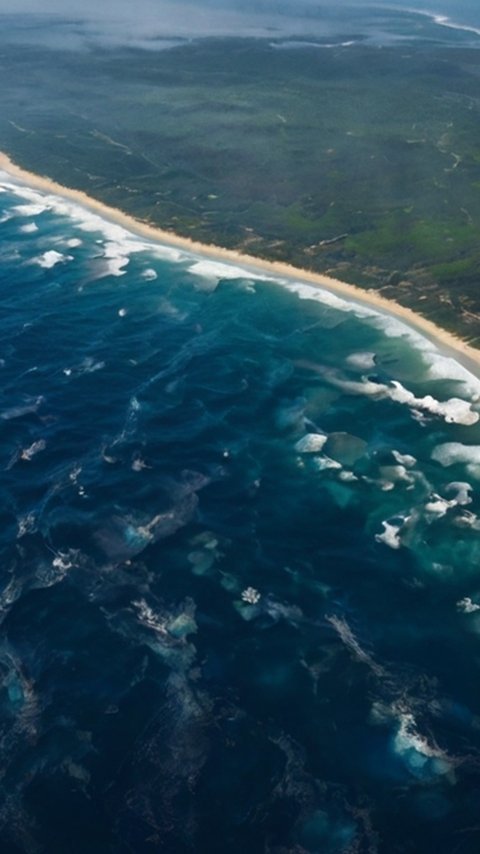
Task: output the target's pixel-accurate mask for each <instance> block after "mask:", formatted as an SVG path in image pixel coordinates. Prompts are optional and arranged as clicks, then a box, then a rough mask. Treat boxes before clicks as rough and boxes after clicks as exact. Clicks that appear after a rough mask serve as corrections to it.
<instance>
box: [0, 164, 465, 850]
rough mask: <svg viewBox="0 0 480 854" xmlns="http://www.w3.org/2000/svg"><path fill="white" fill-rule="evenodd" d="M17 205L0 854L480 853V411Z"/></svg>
mask: <svg viewBox="0 0 480 854" xmlns="http://www.w3.org/2000/svg"><path fill="white" fill-rule="evenodd" d="M0 177H1V176H0ZM2 181H3V189H4V192H3V193H2V195H1V196H0V219H1V220H2V222H1V223H0V235H1V265H0V300H1V313H0V329H1V335H0V341H1V350H0V358H1V362H0V366H1V367H0V378H1V391H2V397H1V401H0V439H1V444H0V454H1V460H0V466H1V469H2V485H1V497H2V502H1V527H0V540H1V547H2V560H1V563H0V567H1V569H0V609H1V610H0V614H1V630H0V631H1V634H0V680H1V682H0V685H1V688H0V768H1V776H0V822H1V839H2V844H1V851H2V854H14V852H15V853H16V852H27V854H30V852H32V854H35V852H45V853H46V854H77V852H78V854H84V852H87V851H88V852H98V854H100V852H101V854H105V852H115V854H116V852H119V854H121V853H122V854H123V852H135V854H143V852H154V851H155V852H156V851H159V852H166V853H167V854H170V852H172V854H177V852H178V854H181V852H193V851H195V852H202V854H203V852H205V854H207V852H208V854H215V853H216V852H218V854H220V852H221V854H224V852H227V851H228V852H231V854H240V852H242V854H243V852H246V851H248V852H250V854H256V852H268V854H287V852H292V854H293V852H295V854H304V852H312V854H313V852H318V854H342V852H343V854H347V852H348V854H353V852H355V853H357V852H358V854H362V852H379V854H400V852H401V854H406V852H415V854H416V852H422V854H424V852H438V854H443V852H444V854H453V852H458V854H474V852H478V850H479V846H480V831H479V827H478V815H479V810H480V776H479V767H480V687H479V662H480V656H479V651H480V647H479V644H480V638H479V633H480V607H479V606H480V582H479V581H478V567H479V561H480V539H479V531H480V518H478V517H477V515H476V514H477V513H478V512H479V510H480V502H479V489H478V487H479V479H480V429H479V425H478V423H477V420H476V419H477V418H478V409H479V405H478V402H475V401H478V396H479V394H480V384H479V383H478V381H476V380H475V379H474V378H473V377H471V376H469V375H467V374H466V373H465V372H464V371H462V369H461V368H460V367H459V366H456V364H455V363H453V362H451V361H448V360H446V359H445V358H443V357H440V355H439V354H438V353H436V351H435V350H434V348H433V347H432V346H431V345H429V344H428V343H427V342H425V341H423V340H422V339H420V338H418V337H416V336H415V334H414V333H411V334H409V333H408V330H407V329H406V328H405V327H401V325H399V324H398V322H397V321H394V320H392V319H390V320H389V319H388V318H381V317H379V316H376V315H372V314H369V312H368V311H366V310H364V309H362V308H360V307H355V306H349V305H346V304H344V303H338V304H337V306H335V300H334V299H333V298H332V297H330V296H329V295H328V294H326V293H324V294H322V293H321V292H315V291H314V290H313V289H311V288H307V287H303V288H302V287H299V288H298V289H297V291H296V290H295V287H296V285H293V286H292V284H291V283H290V290H289V286H288V285H289V283H286V282H284V283H283V284H279V283H275V282H272V281H265V280H263V281H262V280H261V279H259V278H255V276H254V275H253V274H251V273H248V272H246V271H242V270H236V271H235V270H232V268H228V267H227V266H218V262H211V261H209V260H208V259H200V258H193V257H190V256H188V255H187V254H185V253H182V252H179V251H177V250H168V249H165V248H163V249H162V248H161V247H155V246H154V245H148V244H146V243H142V242H141V241H140V239H138V238H135V237H133V236H132V235H128V234H127V233H126V232H123V231H122V230H121V229H119V227H118V226H112V225H109V224H108V223H102V221H100V220H99V219H98V218H95V217H94V216H93V215H92V214H90V213H88V212H87V211H82V210H81V209H79V208H75V207H74V206H73V205H72V204H71V203H67V202H65V201H62V200H60V199H57V198H55V197H48V198H45V197H42V196H41V195H40V194H38V193H35V192H33V191H30V190H28V189H27V188H22V187H20V186H18V187H16V186H15V185H14V184H12V183H11V182H10V181H9V179H7V177H6V176H3V179H2ZM2 211H3V216H2V215H1V212H2ZM120 274H121V275H120ZM292 287H293V290H292ZM300 297H303V298H300ZM394 383H396V385H395V384H394ZM457 422H467V423H457ZM248 600H250V601H248Z"/></svg>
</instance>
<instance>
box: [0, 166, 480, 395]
mask: <svg viewBox="0 0 480 854" xmlns="http://www.w3.org/2000/svg"><path fill="white" fill-rule="evenodd" d="M0 171H3V172H6V173H7V174H9V175H10V176H11V177H12V178H14V179H15V180H18V181H20V182H21V183H23V184H26V185H27V186H29V187H31V188H32V189H36V190H40V191H41V192H45V193H50V194H54V195H57V196H63V197H64V198H67V199H70V200H72V201H74V202H76V203H77V204H79V205H81V206H82V207H84V208H87V209H88V210H90V211H92V212H93V213H95V214H98V215H99V216H101V217H102V218H103V219H105V220H107V221H110V222H113V223H115V224H116V225H120V226H122V227H123V228H125V229H126V230H127V231H130V232H132V233H133V234H135V235H136V236H138V237H144V238H145V237H146V238H148V239H149V240H152V241H154V242H156V243H161V244H163V245H166V246H171V247H174V248H176V249H183V250H184V251H185V252H188V253H191V254H193V255H197V256H200V257H204V258H208V259H210V260H219V261H223V262H225V263H227V264H228V263H230V264H234V265H236V266H240V267H243V268H245V270H246V272H248V270H249V269H250V270H251V271H252V272H259V273H263V274H268V275H270V276H272V277H273V278H277V279H278V278H280V279H281V278H287V279H289V280H292V281H294V282H297V283H300V284H301V283H306V284H309V285H313V286H315V287H317V288H320V289H322V290H326V291H329V292H331V293H333V294H335V295H337V296H339V297H343V298H344V299H346V300H348V301H351V302H355V303H357V304H359V305H362V306H365V307H367V308H370V309H372V310H374V311H377V312H378V313H379V314H387V315H390V316H392V317H395V318H397V319H398V320H400V321H402V322H403V323H405V324H406V325H407V326H409V327H410V328H411V329H412V330H413V331H414V332H417V333H420V334H421V335H423V336H424V337H425V338H427V339H428V340H429V341H430V342H431V343H432V344H433V345H434V346H435V347H436V348H437V349H438V350H439V351H440V352H441V353H442V354H443V355H446V356H449V357H451V358H454V359H456V360H457V361H458V362H460V363H461V364H462V365H463V367H464V368H466V369H467V370H468V371H470V372H471V373H473V374H474V376H476V377H477V378H478V379H480V350H477V349H476V348H474V347H471V346H470V345H469V344H467V342H466V341H463V340H462V339H461V338H459V337H457V336H456V335H454V334H453V333H451V332H448V331H447V330H445V329H442V327H440V326H437V325H436V324H435V323H433V321H431V320H428V319H427V318H425V317H423V316H422V315H421V314H417V313H416V312H415V311H413V310H412V309H410V308H406V307H405V306H402V305H400V304H399V303H397V302H395V301H394V300H390V299H387V298H386V297H383V296H381V295H380V294H378V293H377V292H375V291H373V290H372V291H367V290H364V289H363V288H360V287H357V286H356V285H351V284H349V283H347V282H342V281H341V280H340V279H335V278H333V277H331V276H328V275H327V274H325V273H315V272H312V271H310V270H304V269H302V268H301V267H294V266H293V265H291V264H288V263H286V262H282V261H267V260H264V259H262V258H256V257H255V256H253V255H247V254H244V253H242V252H239V251H237V250H235V249H226V248H224V247H221V246H217V245H215V244H209V243H200V242H199V241H195V240H193V239H191V238H189V237H182V236H180V235H177V234H174V233H173V232H170V231H164V230H163V229H162V228H160V227H159V226H155V225H149V224H147V223H145V222H142V221H141V220H138V219H136V218H135V217H134V216H132V215H131V214H127V213H124V212H123V211H121V210H120V209H118V208H113V207H109V206H108V205H106V204H104V203H103V202H100V201H98V200H97V199H94V198H93V197H91V196H89V195H88V194H87V193H85V192H83V191H82V190H74V189H72V188H70V187H65V186H63V185H62V184H58V183H57V182H56V181H53V180H52V179H50V178H48V177H46V176H42V175H37V174H36V173H35V172H29V171H27V170H26V169H23V168H21V167H20V166H17V165H16V163H14V162H13V160H11V158H10V157H9V156H8V155H7V154H5V153H4V152H1V151H0Z"/></svg>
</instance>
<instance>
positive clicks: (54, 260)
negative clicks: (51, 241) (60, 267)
mask: <svg viewBox="0 0 480 854" xmlns="http://www.w3.org/2000/svg"><path fill="white" fill-rule="evenodd" d="M64 261H73V256H72V255H62V253H61V252H57V251H56V250H55V249H49V250H48V251H47V252H44V253H43V255H39V256H38V258H34V259H33V263H35V264H38V266H39V267H43V268H44V269H45V270H51V268H52V267H55V266H56V265H57V264H60V263H63V262H64Z"/></svg>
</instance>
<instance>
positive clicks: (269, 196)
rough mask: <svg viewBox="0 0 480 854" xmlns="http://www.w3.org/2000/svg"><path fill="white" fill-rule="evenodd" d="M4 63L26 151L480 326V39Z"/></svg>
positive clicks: (210, 233)
mask: <svg viewBox="0 0 480 854" xmlns="http://www.w3.org/2000/svg"><path fill="white" fill-rule="evenodd" d="M0 74H1V77H2V80H8V81H9V85H8V87H6V86H4V87H2V90H1V94H0V108H1V109H0V147H1V148H3V149H4V150H6V151H7V152H9V153H10V154H11V155H12V156H13V157H14V159H15V160H17V161H18V162H19V163H21V164H22V165H24V166H25V167H26V168H28V169H31V170H33V171H36V172H40V173H44V174H48V175H49V176H51V177H52V178H54V179H56V180H57V181H60V182H61V183H64V184H67V185H69V186H74V187H77V188H79V189H82V190H85V191H87V192H88V193H90V194H91V195H93V196H96V197H97V198H99V199H101V200H102V201H104V202H106V203H107V204H112V205H115V206H118V207H121V208H123V209H124V210H126V211H128V212H129V213H131V214H133V215H135V216H137V217H140V218H142V219H144V220H148V221H150V222H153V223H156V224H159V225H161V226H162V227H163V228H166V229H171V230H173V231H175V232H178V233H180V234H184V235H187V236H191V237H194V238H195V239H198V240H202V241H205V242H213V243H217V244H221V245H225V246H228V247H236V248H240V249H242V250H244V251H248V252H250V253H251V254H255V255H258V256H261V257H265V258H270V259H281V260H288V261H290V262H291V263H293V264H296V265H299V266H302V267H308V268H310V269H314V270H318V271H329V272H331V273H332V274H333V275H337V276H339V277H342V278H344V279H346V280H349V281H353V282H356V283H358V284H360V285H363V286H366V287H371V288H377V289H382V291H383V292H384V293H385V295H387V296H393V297H394V298H395V299H397V300H399V301H400V302H403V303H405V304H408V305H410V306H412V307H414V308H416V309H419V310H421V311H422V313H424V314H426V315H427V316H429V317H431V318H432V319H433V320H436V321H437V322H440V321H441V322H442V323H443V324H444V325H447V326H449V327H450V328H453V329H455V330H456V331H459V332H460V333H461V334H463V335H464V336H466V337H468V338H469V339H471V340H472V341H473V342H474V343H475V342H476V343H477V344H480V337H479V336H480V324H479V320H480V292H479V287H478V272H479V268H480V249H479V248H478V238H477V235H478V233H479V228H480V193H479V187H480V147H479V142H478V123H479V112H480V99H479V98H478V79H479V75H480V52H478V51H472V50H467V49H460V48H454V49H452V48H451V49H446V48H441V47H433V46H427V45H424V46H420V47H415V48H403V47H402V48H399V47H391V48H382V49H379V48H369V47H366V46H361V45H358V46H355V47H350V48H348V49H341V48H339V49H336V50H318V49H317V50H315V49H313V50H312V49H300V50H286V49H284V50H278V49H276V48H275V47H272V46H271V45H269V44H268V43H267V42H264V41H260V40H253V39H252V40H235V39H229V40H219V39H217V40H202V41H199V42H196V43H192V44H187V45H184V46H182V47H177V48H174V49H171V50H164V51H159V52H153V51H152V52H149V51H134V50H126V49H115V50H113V49H112V50H101V49H99V48H97V49H94V50H93V49H92V50H91V51H88V52H87V51H85V52H80V51H79V52H73V51H72V52H62V51H58V50H48V49H40V48H35V49H32V48H31V47H30V48H28V49H27V48H25V49H23V48H19V47H18V45H17V46H15V47H13V46H9V45H8V44H4V45H3V47H2V50H1V54H0ZM337 238H338V239H337ZM446 307H447V308H448V307H450V308H449V310H446Z"/></svg>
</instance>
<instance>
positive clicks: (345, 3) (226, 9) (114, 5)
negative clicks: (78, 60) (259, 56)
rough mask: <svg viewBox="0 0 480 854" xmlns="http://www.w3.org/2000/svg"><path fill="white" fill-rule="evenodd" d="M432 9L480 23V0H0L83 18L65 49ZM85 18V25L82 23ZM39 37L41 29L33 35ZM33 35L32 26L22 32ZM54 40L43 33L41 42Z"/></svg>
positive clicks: (294, 31)
mask: <svg viewBox="0 0 480 854" xmlns="http://www.w3.org/2000/svg"><path fill="white" fill-rule="evenodd" d="M375 7H377V8H378V9H379V10H380V9H381V8H385V7H390V8H395V7H397V8H402V9H419V10H422V9H423V10H434V11H437V12H439V13H443V14H448V15H450V17H452V18H455V19H457V20H458V19H460V21H463V22H465V21H468V22H469V23H472V24H473V25H476V26H479V25H480V0H371V2H365V0H0V13H1V12H3V13H20V12H32V13H36V14H41V13H54V14H56V15H61V16H62V17H64V18H65V17H66V18H69V19H74V20H76V21H78V22H82V25H81V26H77V27H76V29H75V28H64V29H63V32H62V38H63V39H64V40H65V45H64V46H65V47H68V46H69V45H70V46H72V47H76V46H78V45H79V44H80V43H81V42H82V40H85V37H86V38H87V41H88V40H91V41H95V42H96V41H98V40H100V41H102V42H103V43H107V44H108V43H110V44H118V43H128V44H138V45H142V46H152V45H151V42H150V44H149V40H151V39H152V37H169V36H181V37H194V36H197V37H200V36H204V35H255V36H274V35H278V36H281V35H298V36H301V35H307V36H310V35H311V36H317V37H318V36H326V37H327V38H329V37H335V35H336V34H340V33H342V32H345V31H348V27H349V26H350V27H351V29H352V32H356V28H358V27H359V18H358V17H357V15H356V14H355V11H357V13H358V11H359V10H362V9H366V8H368V9H375ZM85 22H86V23H85ZM36 35H37V37H38V36H39V31H38V30H37V33H36ZM22 38H24V40H25V39H26V40H29V41H32V40H34V39H35V28H33V29H32V30H30V31H29V32H28V30H27V28H26V29H25V31H24V34H23V36H22ZM45 38H47V39H51V40H55V39H58V31H57V32H55V30H54V28H53V27H52V31H51V33H50V34H49V33H48V31H46V30H45V31H44V32H43V38H42V41H43V40H45Z"/></svg>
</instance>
